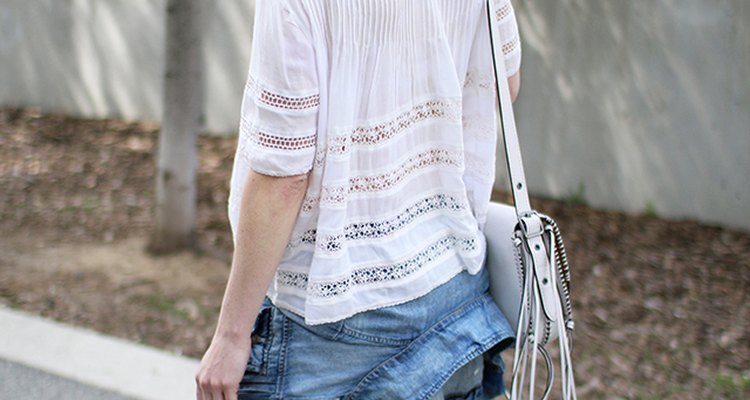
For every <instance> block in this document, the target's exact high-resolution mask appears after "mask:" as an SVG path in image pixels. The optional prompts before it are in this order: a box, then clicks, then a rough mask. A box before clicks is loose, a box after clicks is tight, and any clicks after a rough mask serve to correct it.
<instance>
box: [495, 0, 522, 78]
mask: <svg viewBox="0 0 750 400" xmlns="http://www.w3.org/2000/svg"><path fill="white" fill-rule="evenodd" d="M493 1H495V15H494V16H493V17H494V23H495V27H496V28H497V29H498V32H499V34H500V37H501V38H502V41H503V54H504V55H505V71H506V74H507V75H508V76H509V77H510V76H513V75H515V74H516V73H517V72H518V70H519V69H520V68H521V40H520V37H519V35H518V22H517V21H516V13H515V10H514V9H513V4H511V1H510V0H493Z"/></svg>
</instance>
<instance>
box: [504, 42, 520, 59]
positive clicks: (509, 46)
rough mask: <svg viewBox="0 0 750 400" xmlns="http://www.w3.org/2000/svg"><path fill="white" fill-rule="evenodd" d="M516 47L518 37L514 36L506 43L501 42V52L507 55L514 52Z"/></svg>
mask: <svg viewBox="0 0 750 400" xmlns="http://www.w3.org/2000/svg"><path fill="white" fill-rule="evenodd" d="M516 48H518V38H515V39H513V40H511V41H510V42H508V43H503V54H504V55H506V56H507V55H508V54H510V53H512V52H514V51H515V50H516Z"/></svg>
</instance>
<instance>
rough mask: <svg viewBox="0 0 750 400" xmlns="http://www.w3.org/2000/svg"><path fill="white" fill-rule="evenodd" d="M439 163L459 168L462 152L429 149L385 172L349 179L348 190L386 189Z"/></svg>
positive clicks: (374, 190)
mask: <svg viewBox="0 0 750 400" xmlns="http://www.w3.org/2000/svg"><path fill="white" fill-rule="evenodd" d="M439 165H441V166H453V167H457V168H461V167H463V154H460V153H454V152H450V151H447V150H442V149H433V150H429V151H426V152H424V153H420V154H417V155H416V156H413V157H411V158H409V159H408V160H407V161H406V162H405V163H403V164H401V166H399V167H398V168H397V169H395V170H393V171H390V172H387V173H385V174H380V175H373V176H358V177H354V178H351V179H349V191H350V192H355V193H365V192H376V191H382V190H386V189H389V188H391V187H393V186H395V185H396V184H398V183H399V182H401V181H402V180H404V179H405V178H406V177H408V176H409V175H411V174H413V173H414V172H416V171H418V170H420V169H423V168H427V167H432V166H439Z"/></svg>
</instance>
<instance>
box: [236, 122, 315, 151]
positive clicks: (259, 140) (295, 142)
mask: <svg viewBox="0 0 750 400" xmlns="http://www.w3.org/2000/svg"><path fill="white" fill-rule="evenodd" d="M316 139H317V135H316V134H311V135H306V136H296V137H285V136H277V135H273V134H270V133H267V132H263V131H262V130H260V129H259V128H258V127H256V126H253V125H252V124H251V123H250V121H248V120H247V119H245V118H242V129H241V130H240V146H241V154H243V155H246V154H248V153H247V151H246V150H247V145H248V144H253V145H256V146H260V147H264V148H267V149H277V150H289V151H293V150H302V149H308V148H310V147H315V142H316Z"/></svg>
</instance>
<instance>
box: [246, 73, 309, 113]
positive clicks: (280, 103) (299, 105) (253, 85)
mask: <svg viewBox="0 0 750 400" xmlns="http://www.w3.org/2000/svg"><path fill="white" fill-rule="evenodd" d="M246 86H247V89H248V90H249V91H250V92H251V93H253V94H254V96H255V99H256V100H257V101H258V102H260V103H262V104H265V105H267V106H269V107H273V108H278V109H282V110H306V109H311V108H315V107H318V106H319V105H320V94H314V95H310V96H303V97H291V96H283V95H280V94H276V93H273V92H270V91H268V90H265V89H263V88H262V87H261V86H260V85H259V84H258V83H257V82H255V80H254V79H253V78H252V77H250V78H248V80H247V85H246Z"/></svg>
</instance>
